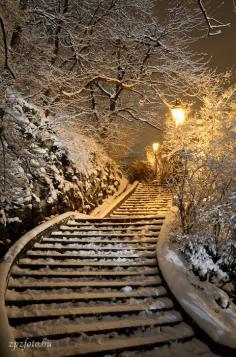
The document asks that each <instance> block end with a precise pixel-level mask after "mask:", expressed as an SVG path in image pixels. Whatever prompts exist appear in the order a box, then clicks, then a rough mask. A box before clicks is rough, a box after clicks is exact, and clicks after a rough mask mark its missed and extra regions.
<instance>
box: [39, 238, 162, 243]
mask: <svg viewBox="0 0 236 357" xmlns="http://www.w3.org/2000/svg"><path fill="white" fill-rule="evenodd" d="M157 239H158V236H156V237H154V238H142V237H139V236H137V237H134V238H129V239H125V238H122V239H116V238H112V239H105V238H103V239H97V238H93V237H92V238H89V239H85V238H67V237H65V238H43V239H42V240H41V242H42V243H44V242H46V243H55V244H63V245H66V244H78V243H81V244H84V243H88V244H89V243H93V244H95V243H101V244H112V243H113V244H114V245H116V244H125V243H126V244H140V243H142V244H143V243H156V242H157Z"/></svg>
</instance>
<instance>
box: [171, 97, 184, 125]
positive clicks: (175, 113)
mask: <svg viewBox="0 0 236 357" xmlns="http://www.w3.org/2000/svg"><path fill="white" fill-rule="evenodd" d="M171 114H172V117H173V119H174V121H175V124H176V127H177V128H178V126H180V125H183V123H184V120H185V110H184V108H182V107H181V103H180V101H178V100H176V102H175V106H174V107H173V108H171Z"/></svg>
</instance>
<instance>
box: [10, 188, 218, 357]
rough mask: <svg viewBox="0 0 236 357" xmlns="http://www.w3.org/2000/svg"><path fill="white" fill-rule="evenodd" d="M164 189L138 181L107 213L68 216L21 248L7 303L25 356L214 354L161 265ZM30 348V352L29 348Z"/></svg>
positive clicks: (168, 201)
mask: <svg viewBox="0 0 236 357" xmlns="http://www.w3.org/2000/svg"><path fill="white" fill-rule="evenodd" d="M170 205H171V196H170V194H169V192H168V190H167V189H166V188H165V187H163V186H159V185H147V184H141V183H140V184H139V185H138V186H137V187H136V189H135V190H134V192H133V193H132V194H131V195H130V196H129V197H128V198H127V199H126V200H125V201H123V202H122V203H121V204H120V205H119V206H118V207H116V208H115V209H114V210H113V211H112V213H111V214H110V216H109V217H105V218H92V217H91V218H81V219H76V218H75V219H73V220H72V219H69V220H67V222H66V223H63V224H62V225H61V226H60V227H59V229H58V230H57V231H53V232H52V233H51V234H45V235H42V236H41V238H40V239H38V240H37V241H35V242H34V243H33V244H32V245H31V246H29V247H27V249H25V251H24V253H23V254H21V256H20V257H19V259H18V260H17V261H16V262H15V263H14V265H13V266H12V268H11V271H10V277H9V281H8V286H7V291H6V295H5V304H6V309H7V315H8V319H9V323H10V326H11V328H12V333H13V336H14V338H15V340H16V341H17V342H23V341H25V340H26V339H27V341H28V342H30V341H34V342H35V341H38V342H40V341H43V339H44V338H47V339H48V341H50V342H51V347H50V348H48V349H43V348H37V349H36V348H32V349H30V348H28V349H26V351H25V352H24V356H26V355H29V356H55V357H59V356H80V355H88V356H123V357H128V356H137V357H141V356H144V357H148V356H150V357H151V356H153V357H154V356H157V357H159V356H160V357H161V356H163V357H164V356H166V357H168V356H181V357H189V356H214V355H213V354H212V353H211V352H210V350H209V348H208V347H207V346H206V344H205V343H204V342H202V341H201V340H200V339H199V338H198V337H197V336H196V334H195V331H194V330H193V328H192V327H190V325H189V324H188V323H187V322H186V321H185V317H184V316H183V314H182V313H181V311H180V309H179V307H178V306H177V305H176V303H175V301H174V300H173V299H172V296H171V294H170V292H169V291H168V289H167V287H166V285H165V283H164V282H163V279H162V276H161V274H160V272H159V269H158V262H157V258H156V243H157V240H158V235H159V232H160V229H161V226H162V224H163V222H164V219H165V216H166V215H167V214H168V210H169V207H170ZM27 353H28V354H27Z"/></svg>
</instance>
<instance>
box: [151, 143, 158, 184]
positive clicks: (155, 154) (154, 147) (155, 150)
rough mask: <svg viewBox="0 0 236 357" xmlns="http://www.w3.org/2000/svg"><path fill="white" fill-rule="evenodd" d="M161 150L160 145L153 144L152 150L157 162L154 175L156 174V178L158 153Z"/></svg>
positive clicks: (156, 162)
mask: <svg viewBox="0 0 236 357" xmlns="http://www.w3.org/2000/svg"><path fill="white" fill-rule="evenodd" d="M159 148H160V143H153V144H152V149H153V153H154V158H155V162H154V174H155V177H157V171H158V157H157V152H158V150H159Z"/></svg>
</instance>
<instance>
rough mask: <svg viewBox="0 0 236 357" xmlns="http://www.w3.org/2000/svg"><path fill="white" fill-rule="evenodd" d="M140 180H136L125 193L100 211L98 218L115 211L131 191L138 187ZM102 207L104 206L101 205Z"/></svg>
mask: <svg viewBox="0 0 236 357" xmlns="http://www.w3.org/2000/svg"><path fill="white" fill-rule="evenodd" d="M138 184H139V182H138V181H135V182H134V183H133V184H132V185H130V187H128V188H127V189H126V190H125V191H124V192H123V193H121V194H120V195H119V196H118V197H117V198H116V199H115V200H114V201H113V202H112V203H111V204H110V205H109V206H108V207H107V208H106V209H104V210H103V211H102V210H101V209H100V211H99V212H98V213H97V214H96V218H104V217H106V216H108V215H109V214H111V213H112V211H114V209H115V208H117V206H119V205H120V204H121V203H122V202H123V201H124V200H126V199H127V198H128V197H129V196H130V195H131V193H132V192H133V191H134V190H135V189H136V187H137V186H138ZM101 208H102V206H101Z"/></svg>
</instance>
